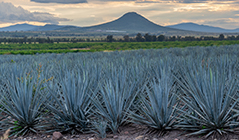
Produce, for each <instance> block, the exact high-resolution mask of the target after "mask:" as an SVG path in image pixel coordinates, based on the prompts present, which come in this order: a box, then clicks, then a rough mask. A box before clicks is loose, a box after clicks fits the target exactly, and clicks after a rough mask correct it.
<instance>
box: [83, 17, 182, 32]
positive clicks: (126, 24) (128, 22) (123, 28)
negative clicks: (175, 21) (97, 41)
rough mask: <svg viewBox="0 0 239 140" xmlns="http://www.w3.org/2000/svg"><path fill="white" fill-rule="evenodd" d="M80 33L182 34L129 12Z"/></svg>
mask: <svg viewBox="0 0 239 140" xmlns="http://www.w3.org/2000/svg"><path fill="white" fill-rule="evenodd" d="M79 30H81V31H92V32H118V33H126V32H134V33H137V32H148V33H160V32H182V30H178V29H173V28H168V27H163V26H160V25H157V24H155V23H153V22H151V21H149V20H148V19H146V18H145V17H143V16H141V15H139V14H137V13H136V12H129V13H126V14H124V15H123V16H122V17H120V18H118V19H116V20H114V21H111V22H108V23H104V24H100V25H95V26H90V27H82V28H80V29H79Z"/></svg>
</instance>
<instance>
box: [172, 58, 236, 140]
mask: <svg viewBox="0 0 239 140" xmlns="http://www.w3.org/2000/svg"><path fill="white" fill-rule="evenodd" d="M219 61H220V62H219ZM228 63H229V61H227V59H226V58H223V59H220V58H219V60H214V62H213V63H212V62H208V64H207V65H206V66H201V65H196V64H192V65H191V66H188V67H184V68H182V71H181V73H180V76H178V77H176V79H177V82H178V83H179V85H180V89H181V90H180V92H179V95H178V97H179V98H180V99H181V101H182V102H183V104H185V106H187V109H184V110H183V109H177V110H179V111H180V112H181V115H180V118H181V119H182V120H183V121H182V122H181V123H180V124H179V125H177V127H180V128H182V129H185V130H189V131H190V130H191V131H195V132H193V133H190V134H188V135H200V134H205V135H206V137H208V136H210V135H211V134H213V133H219V134H221V135H222V134H223V133H226V132H234V129H233V128H235V127H237V126H238V124H239V123H238V120H237V118H238V116H239V114H238V113H235V112H234V111H233V110H238V108H237V106H236V104H237V101H236V100H237V98H238V96H237V90H238V80H237V79H236V76H235V75H234V74H233V73H234V72H233V71H234V70H233V69H232V67H227V64H228Z"/></svg>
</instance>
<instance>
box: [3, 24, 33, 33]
mask: <svg viewBox="0 0 239 140" xmlns="http://www.w3.org/2000/svg"><path fill="white" fill-rule="evenodd" d="M37 27H38V26H35V25H30V24H26V23H25V24H16V25H12V26H8V27H3V28H0V31H31V30H33V29H35V28H37Z"/></svg>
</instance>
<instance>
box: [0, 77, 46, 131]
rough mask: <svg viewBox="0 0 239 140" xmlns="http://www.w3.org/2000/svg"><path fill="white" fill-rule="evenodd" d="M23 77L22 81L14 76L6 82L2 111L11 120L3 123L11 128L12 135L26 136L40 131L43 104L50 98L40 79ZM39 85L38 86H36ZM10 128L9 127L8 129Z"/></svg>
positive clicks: (1, 102) (0, 102)
mask: <svg viewBox="0 0 239 140" xmlns="http://www.w3.org/2000/svg"><path fill="white" fill-rule="evenodd" d="M36 77H37V76H35V77H31V78H29V77H25V76H24V77H22V78H21V79H19V78H17V77H15V75H13V76H12V77H11V78H10V79H8V80H6V86H7V88H5V90H3V91H4V92H2V93H1V94H2V96H3V97H2V100H1V101H0V104H1V105H2V108H1V110H2V111H3V112H4V113H6V114H7V115H8V116H10V118H9V117H8V118H7V119H5V120H3V121H1V123H2V124H4V125H5V126H6V128H5V129H9V127H10V128H11V134H12V135H25V134H26V133H28V132H30V131H31V132H35V133H37V130H40V128H41V123H42V122H43V120H45V119H44V118H43V114H42V111H43V109H44V107H43V104H44V103H45V101H46V98H47V97H48V95H47V92H46V91H45V89H44V87H45V86H44V83H42V82H41V81H42V79H41V78H40V77H39V79H38V80H37V78H36ZM36 85H37V86H36ZM7 126H8V127H7Z"/></svg>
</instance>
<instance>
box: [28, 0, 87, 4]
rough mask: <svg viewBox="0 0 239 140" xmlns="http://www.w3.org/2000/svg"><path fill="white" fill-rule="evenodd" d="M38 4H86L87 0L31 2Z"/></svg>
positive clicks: (35, 0) (38, 0) (43, 0)
mask: <svg viewBox="0 0 239 140" xmlns="http://www.w3.org/2000/svg"><path fill="white" fill-rule="evenodd" d="M31 1H33V2H38V3H62V4H77V3H87V0H31Z"/></svg>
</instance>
